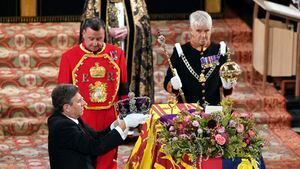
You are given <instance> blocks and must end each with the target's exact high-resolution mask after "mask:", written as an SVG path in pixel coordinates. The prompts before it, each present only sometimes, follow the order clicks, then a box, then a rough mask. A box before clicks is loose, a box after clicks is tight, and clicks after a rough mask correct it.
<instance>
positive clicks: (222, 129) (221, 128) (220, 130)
mask: <svg viewBox="0 0 300 169" xmlns="http://www.w3.org/2000/svg"><path fill="white" fill-rule="evenodd" d="M217 131H218V133H224V132H225V127H223V126H221V127H219V128H218V129H217Z"/></svg>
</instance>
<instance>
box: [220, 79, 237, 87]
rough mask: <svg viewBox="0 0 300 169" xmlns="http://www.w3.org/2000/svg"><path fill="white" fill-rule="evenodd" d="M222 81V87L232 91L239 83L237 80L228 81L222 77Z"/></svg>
mask: <svg viewBox="0 0 300 169" xmlns="http://www.w3.org/2000/svg"><path fill="white" fill-rule="evenodd" d="M221 81H222V85H223V88H224V89H231V88H233V87H234V86H235V85H236V84H237V81H236V80H230V81H226V80H225V79H224V78H222V77H221Z"/></svg>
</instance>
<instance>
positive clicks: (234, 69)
mask: <svg viewBox="0 0 300 169" xmlns="http://www.w3.org/2000/svg"><path fill="white" fill-rule="evenodd" d="M231 54H234V53H233V52H231V51H230V50H229V48H227V52H226V55H227V61H226V63H224V64H223V65H222V66H221V67H220V76H221V77H223V78H224V79H225V80H226V81H228V82H229V81H237V80H238V79H239V76H240V74H241V73H242V71H241V68H240V66H239V65H238V64H237V63H236V62H234V61H232V60H231V58H230V57H231Z"/></svg>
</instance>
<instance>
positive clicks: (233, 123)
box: [228, 120, 236, 127]
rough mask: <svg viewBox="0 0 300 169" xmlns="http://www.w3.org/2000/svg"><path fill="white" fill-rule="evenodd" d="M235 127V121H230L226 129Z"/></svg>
mask: <svg viewBox="0 0 300 169" xmlns="http://www.w3.org/2000/svg"><path fill="white" fill-rule="evenodd" d="M235 126H236V121H234V120H230V121H229V124H228V127H235Z"/></svg>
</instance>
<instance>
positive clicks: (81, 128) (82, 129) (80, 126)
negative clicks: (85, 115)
mask: <svg viewBox="0 0 300 169" xmlns="http://www.w3.org/2000/svg"><path fill="white" fill-rule="evenodd" d="M78 127H79V128H80V130H81V131H82V132H83V133H84V134H86V131H85V129H84V127H83V126H82V125H81V124H80V123H78Z"/></svg>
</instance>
